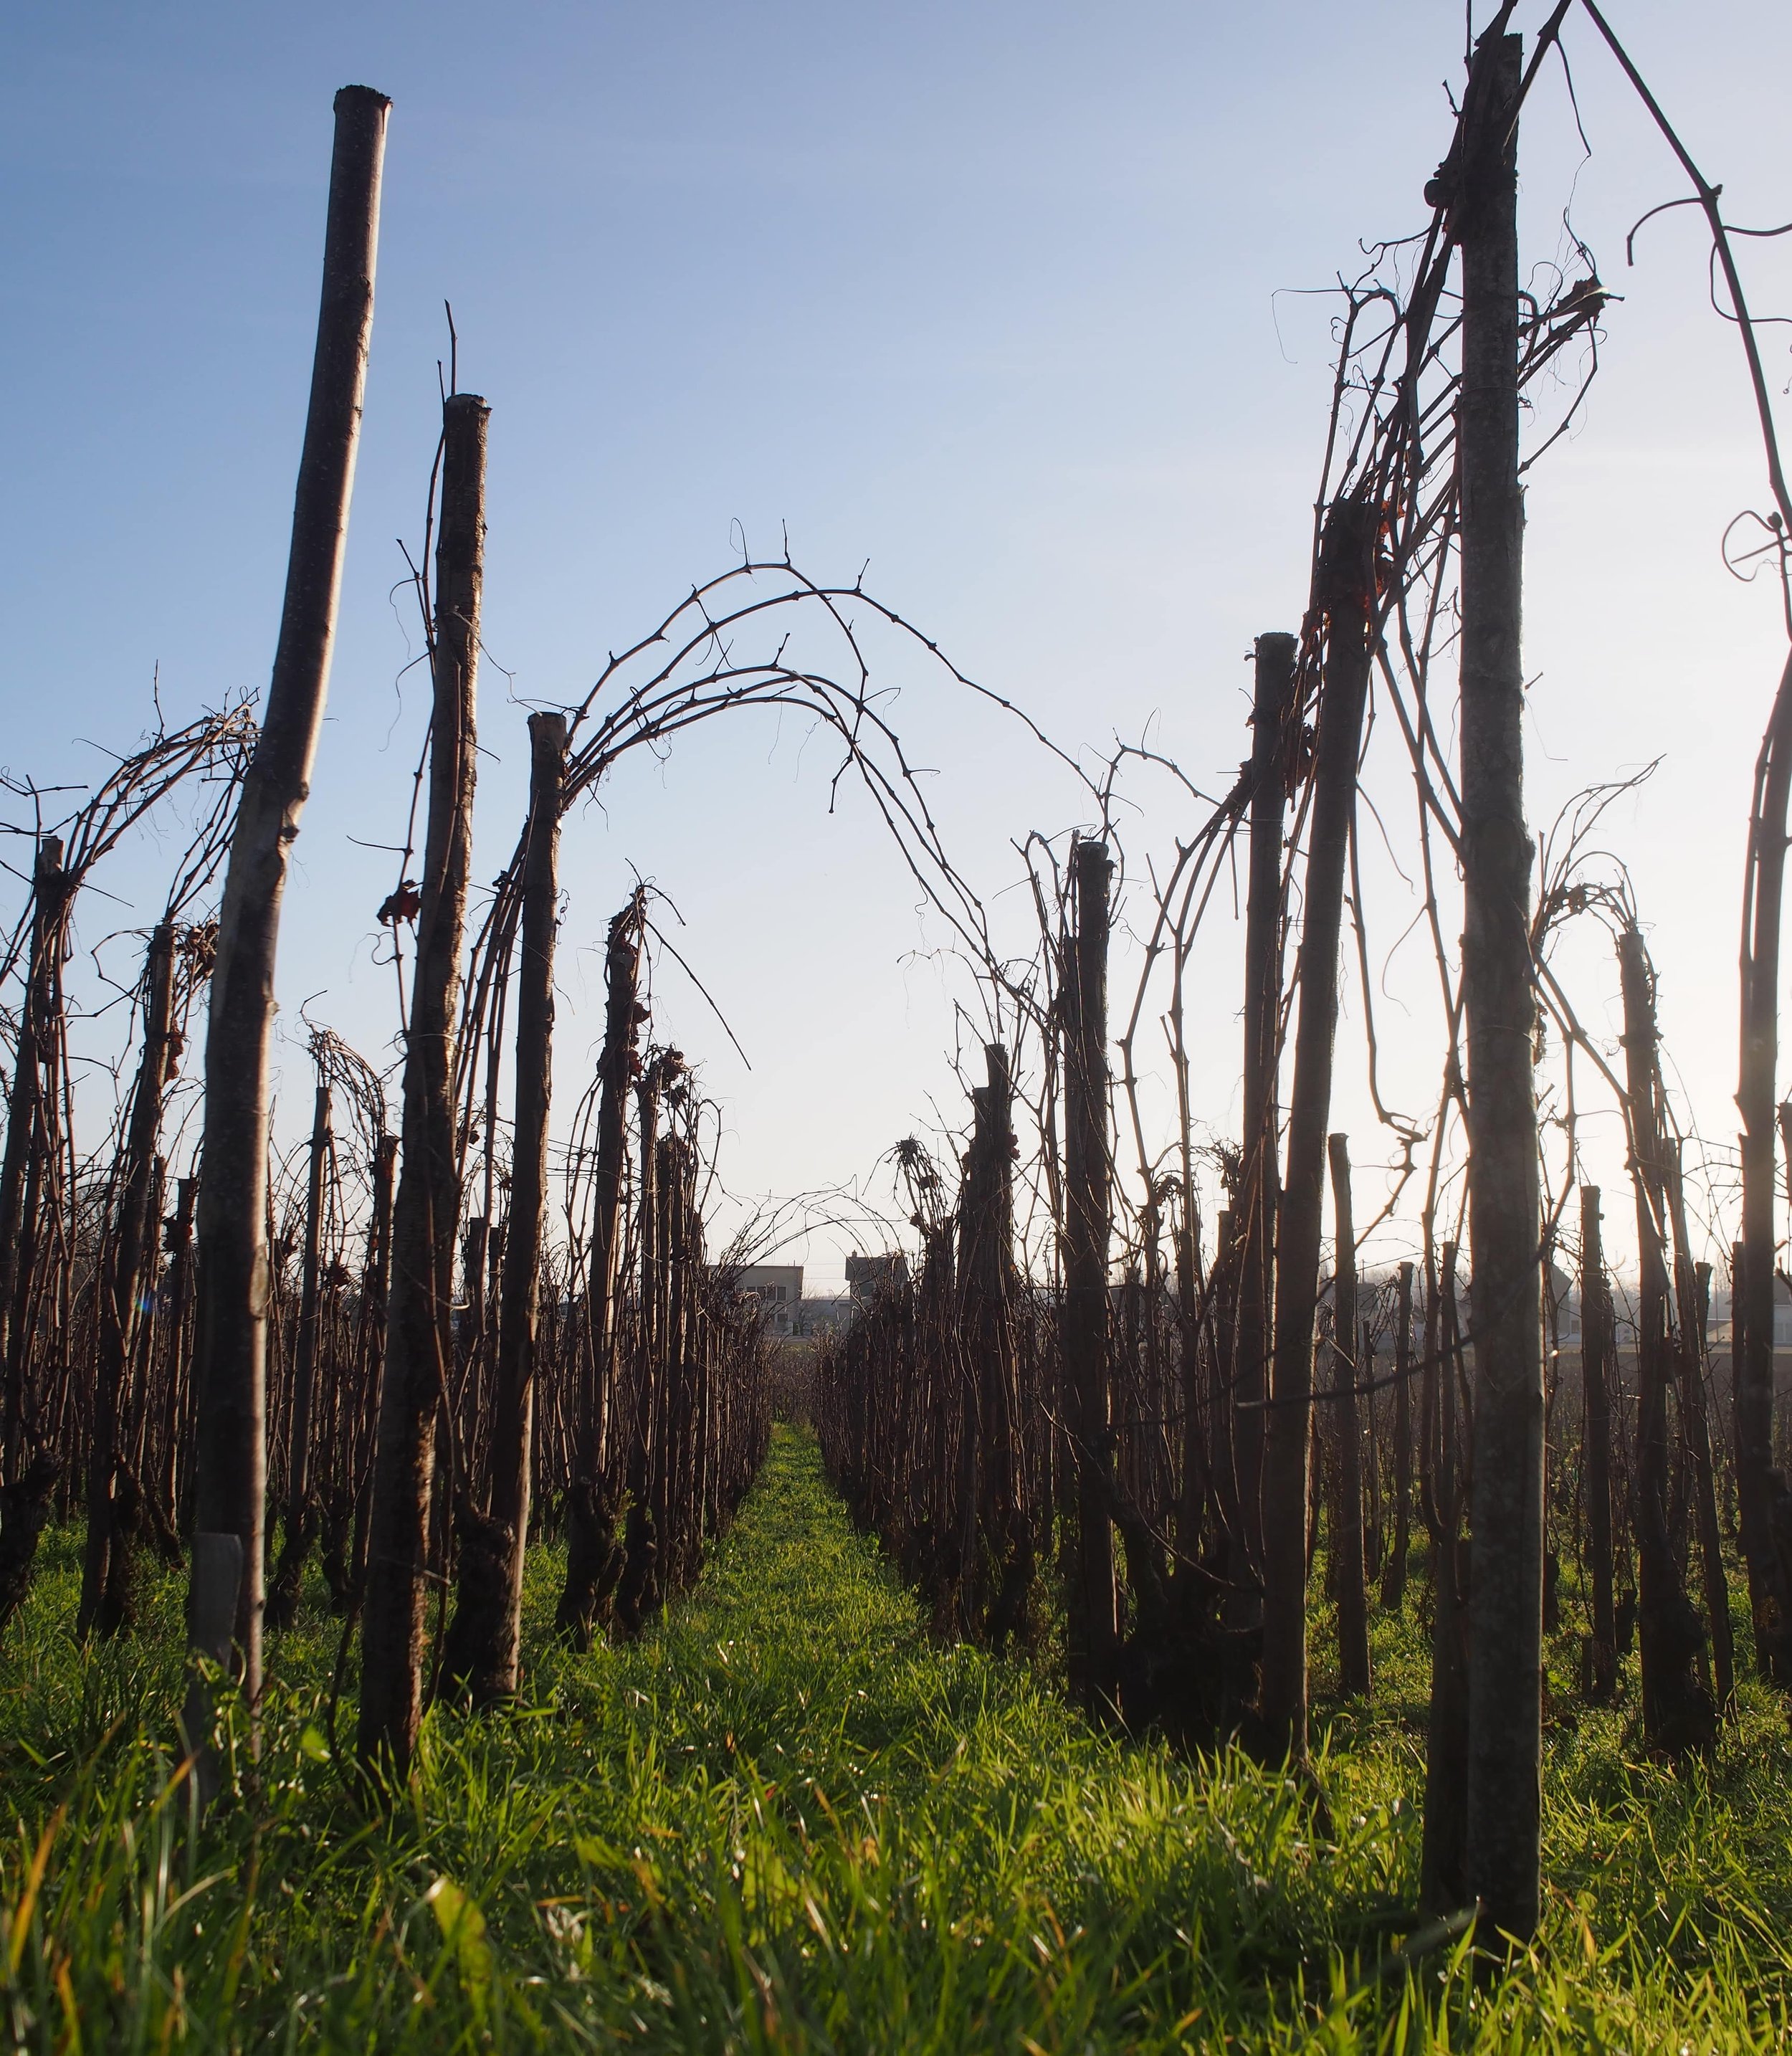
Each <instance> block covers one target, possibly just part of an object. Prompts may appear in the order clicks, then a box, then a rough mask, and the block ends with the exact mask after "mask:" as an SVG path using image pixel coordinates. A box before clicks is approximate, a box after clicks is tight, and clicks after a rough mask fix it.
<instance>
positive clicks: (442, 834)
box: [357, 393, 489, 1781]
mask: <svg viewBox="0 0 1792 2056" xmlns="http://www.w3.org/2000/svg"><path fill="white" fill-rule="evenodd" d="M488 419H489V409H488V408H487V406H486V405H485V401H483V400H482V399H481V398H480V397H478V396H477V394H476V393H453V394H451V395H450V396H449V400H448V402H447V405H446V406H445V409H444V410H443V417H442V472H441V531H440V536H439V540H438V542H437V550H436V624H435V650H434V660H435V661H434V685H435V701H434V707H433V713H432V715H431V718H430V723H429V824H428V828H427V830H426V832H425V839H424V852H423V876H422V881H421V907H420V908H419V910H418V913H417V963H416V969H415V972H414V975H413V979H412V983H411V1012H410V1021H409V1026H408V1029H407V1031H406V1034H405V1088H404V1090H405V1099H404V1115H403V1124H402V1129H401V1133H400V1142H401V1155H400V1158H399V1164H398V1194H397V1196H396V1197H395V1199H394V1202H393V1212H392V1282H391V1286H390V1292H389V1295H388V1299H387V1304H386V1370H385V1376H384V1378H383V1380H382V1384H381V1388H380V1412H379V1428H378V1437H377V1439H376V1441H375V1445H374V1497H373V1506H372V1509H371V1513H370V1519H369V1524H368V1542H369V1546H368V1559H367V1596H366V1609H365V1611H364V1613H363V1615H362V1645H361V1646H362V1666H361V1668H362V1684H361V1720H360V1727H359V1732H358V1743H357V1746H358V1750H359V1753H360V1755H361V1758H362V1761H363V1762H364V1763H366V1764H367V1765H370V1766H371V1767H377V1768H384V1769H386V1770H387V1771H389V1772H390V1774H391V1775H392V1776H394V1777H396V1778H398V1779H399V1780H401V1781H402V1779H403V1778H404V1777H405V1775H406V1773H408V1772H409V1768H410V1760H411V1753H412V1751H413V1750H414V1749H415V1747H416V1746H417V1724H418V1722H420V1720H421V1718H422V1711H423V1659H424V1623H425V1576H424V1573H425V1567H426V1558H427V1553H428V1548H429V1518H430V1510H431V1507H432V1504H433V1492H434V1484H435V1459H436V1436H435V1426H436V1415H437V1408H438V1407H439V1406H441V1405H443V1404H445V1401H446V1398H447V1391H448V1378H449V1366H451V1365H452V1364H453V1361H454V1321H453V1304H454V1243H455V1228H456V1227H457V1224H458V1221H459V1219H460V1212H461V1188H460V1177H459V1173H458V1168H457V1162H456V1156H455V1149H454V1105H453V1080H454V1048H455V1023H456V1015H457V1006H458V996H459V993H460V986H461V935H462V931H463V929H464V927H465V919H466V904H467V875H468V866H469V861H470V859H471V855H472V847H473V789H474V785H475V782H476V778H477V765H478V750H477V741H476V724H475V718H474V716H475V692H476V688H477V682H478V672H479V611H480V600H481V591H482V587H483V584H484V578H485V435H486V425H487V421H488Z"/></svg>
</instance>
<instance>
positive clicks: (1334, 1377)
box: [1327, 1135, 1369, 1698]
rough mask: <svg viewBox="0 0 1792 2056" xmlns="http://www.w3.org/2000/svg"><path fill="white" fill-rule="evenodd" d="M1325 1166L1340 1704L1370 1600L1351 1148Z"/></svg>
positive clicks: (1357, 1691)
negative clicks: (1332, 1244)
mask: <svg viewBox="0 0 1792 2056" xmlns="http://www.w3.org/2000/svg"><path fill="white" fill-rule="evenodd" d="M1327 1153H1328V1155H1329V1156H1330V1158H1331V1203H1332V1222H1333V1233H1334V1235H1335V1238H1336V1255H1335V1257H1334V1259H1333V1263H1332V1273H1331V1275H1332V1301H1331V1303H1332V1315H1333V1319H1332V1335H1333V1344H1332V1353H1331V1363H1332V1373H1331V1385H1332V1393H1333V1398H1332V1407H1333V1411H1334V1416H1335V1421H1336V1425H1337V1429H1338V1520H1337V1525H1336V1532H1335V1533H1334V1534H1333V1536H1332V1537H1331V1546H1332V1548H1334V1549H1335V1551H1336V1552H1337V1558H1338V1689H1339V1691H1340V1692H1342V1693H1343V1695H1344V1696H1345V1698H1363V1696H1364V1695H1366V1694H1367V1692H1368V1690H1369V1598H1368V1591H1367V1579H1366V1577H1365V1574H1364V1571H1363V1441H1362V1435H1363V1429H1362V1423H1361V1417H1360V1414H1359V1410H1358V1407H1357V1403H1356V1389H1357V1386H1359V1384H1360V1383H1362V1382H1363V1378H1362V1374H1361V1370H1360V1369H1359V1350H1361V1347H1362V1338H1363V1324H1362V1323H1361V1322H1360V1321H1359V1319H1357V1291H1356V1226H1355V1215H1354V1212H1353V1210H1352V1208H1351V1153H1350V1143H1349V1141H1348V1140H1347V1137H1344V1136H1342V1135H1334V1136H1333V1137H1331V1141H1330V1142H1329V1143H1328V1145H1327Z"/></svg>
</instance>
